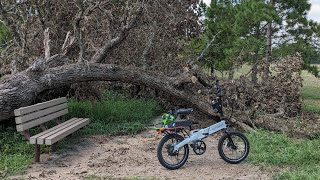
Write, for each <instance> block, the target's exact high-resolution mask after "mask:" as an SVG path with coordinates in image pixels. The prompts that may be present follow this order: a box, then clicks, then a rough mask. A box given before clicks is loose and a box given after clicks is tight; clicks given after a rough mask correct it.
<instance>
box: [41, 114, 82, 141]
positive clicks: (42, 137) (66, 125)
mask: <svg viewBox="0 0 320 180" xmlns="http://www.w3.org/2000/svg"><path fill="white" fill-rule="evenodd" d="M81 120H83V118H76V119H74V120H72V121H69V122H68V123H66V124H65V125H63V126H60V127H59V128H57V129H55V130H53V131H51V132H48V133H46V134H43V135H42V136H39V137H38V138H37V144H44V141H45V139H46V138H47V137H49V136H52V135H54V134H56V133H58V132H59V131H62V130H64V129H66V128H68V127H69V126H71V125H73V124H75V123H78V122H79V121H81Z"/></svg>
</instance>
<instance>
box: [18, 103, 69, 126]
mask: <svg viewBox="0 0 320 180" xmlns="http://www.w3.org/2000/svg"><path fill="white" fill-rule="evenodd" d="M67 108H68V104H67V103H64V104H59V105H56V106H53V107H50V108H47V109H43V110H41V111H36V112H33V113H30V114H27V115H25V116H20V117H16V124H21V123H25V122H28V121H30V120H33V119H37V118H39V117H43V116H45V115H48V114H52V113H54V112H57V111H61V110H63V109H67Z"/></svg>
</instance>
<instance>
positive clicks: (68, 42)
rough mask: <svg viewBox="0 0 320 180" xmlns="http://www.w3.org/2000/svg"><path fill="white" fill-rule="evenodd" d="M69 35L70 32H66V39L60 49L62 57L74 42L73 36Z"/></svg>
mask: <svg viewBox="0 0 320 180" xmlns="http://www.w3.org/2000/svg"><path fill="white" fill-rule="evenodd" d="M70 34H71V32H70V31H68V33H67V35H66V38H65V40H64V43H63V45H62V48H61V51H62V54H64V55H66V54H67V53H68V52H69V51H70V49H71V47H72V46H73V45H74V42H75V39H76V38H75V37H74V36H71V35H70Z"/></svg>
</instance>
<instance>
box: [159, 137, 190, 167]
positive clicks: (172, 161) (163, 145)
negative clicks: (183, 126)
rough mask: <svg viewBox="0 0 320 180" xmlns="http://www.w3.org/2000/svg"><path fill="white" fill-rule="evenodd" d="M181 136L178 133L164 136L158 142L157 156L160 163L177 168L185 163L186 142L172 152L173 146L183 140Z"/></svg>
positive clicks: (187, 154) (187, 152)
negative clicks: (176, 150)
mask: <svg viewBox="0 0 320 180" xmlns="http://www.w3.org/2000/svg"><path fill="white" fill-rule="evenodd" d="M183 139H184V138H183V137H182V136H180V135H178V134H169V135H166V136H164V137H163V138H162V139H161V141H160V142H159V144H158V148H157V156H158V160H159V162H160V164H161V165H162V166H164V167H165V168H167V169H170V170H174V169H179V168H180V167H181V166H183V165H184V163H186V161H187V159H188V156H189V147H188V144H186V145H184V146H183V147H182V148H180V149H179V151H178V152H174V146H175V145H176V144H177V143H179V142H181V141H183Z"/></svg>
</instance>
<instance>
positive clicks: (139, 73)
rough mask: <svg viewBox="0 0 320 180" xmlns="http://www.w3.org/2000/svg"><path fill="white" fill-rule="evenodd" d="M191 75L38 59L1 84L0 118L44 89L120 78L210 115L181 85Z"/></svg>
mask: <svg viewBox="0 0 320 180" xmlns="http://www.w3.org/2000/svg"><path fill="white" fill-rule="evenodd" d="M191 76H192V75H190V74H181V75H180V76H178V77H168V76H165V75H163V74H161V73H155V72H150V71H146V70H143V69H138V68H135V69H132V68H127V67H121V66H117V65H112V64H98V63H89V64H87V65H81V64H70V65H64V66H60V67H55V68H46V67H45V64H44V60H38V61H37V62H36V63H35V64H34V65H33V66H31V67H29V68H28V69H27V70H25V71H22V72H20V73H17V74H15V75H13V76H11V77H10V78H8V79H6V80H5V81H4V82H2V83H1V84H0V121H1V120H5V119H8V118H10V117H12V116H13V110H14V109H17V108H19V107H23V106H28V105H31V104H32V103H33V101H34V99H35V98H36V96H37V95H38V94H39V93H41V92H42V91H44V90H48V89H53V88H58V87H64V86H67V85H70V84H74V83H79V82H88V81H121V82H125V83H132V84H139V85H144V86H148V87H151V88H154V89H157V90H161V91H164V92H166V93H168V94H169V95H171V96H173V97H175V98H178V99H182V100H184V101H185V102H187V103H189V104H190V106H193V107H195V108H197V109H198V110H200V111H202V112H204V113H206V114H208V115H212V114H211V107H210V105H209V103H208V102H207V100H206V98H205V97H201V96H199V95H197V94H194V93H193V91H190V90H185V89H184V88H181V86H183V84H185V83H191Z"/></svg>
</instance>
